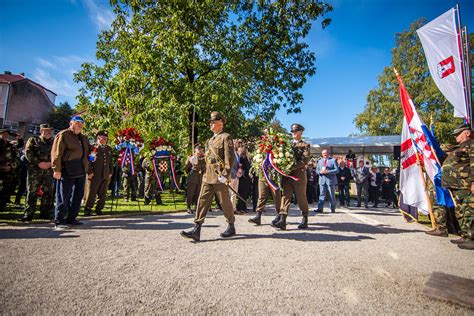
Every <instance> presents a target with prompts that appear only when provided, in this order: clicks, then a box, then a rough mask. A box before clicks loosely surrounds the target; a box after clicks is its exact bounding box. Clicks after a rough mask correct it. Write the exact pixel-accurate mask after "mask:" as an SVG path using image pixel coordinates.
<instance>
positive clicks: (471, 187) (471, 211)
mask: <svg viewBox="0 0 474 316" xmlns="http://www.w3.org/2000/svg"><path fill="white" fill-rule="evenodd" d="M453 135H454V136H456V142H457V143H458V144H459V145H458V146H457V147H456V149H454V150H453V151H451V152H450V153H449V154H448V157H447V158H446V159H445V160H444V163H443V167H442V179H441V180H442V183H443V186H445V187H447V188H448V189H449V190H450V191H451V192H452V194H453V197H454V202H455V204H456V207H455V213H456V218H457V220H458V222H459V226H460V231H461V238H460V239H456V240H452V241H451V242H452V243H454V244H457V245H458V247H459V248H461V249H470V250H472V249H474V241H473V238H474V226H473V225H474V224H473V219H474V140H473V138H474V137H473V136H474V132H473V131H472V129H471V127H470V126H469V125H467V124H463V125H461V126H459V127H458V128H456V129H455V130H454V132H453Z"/></svg>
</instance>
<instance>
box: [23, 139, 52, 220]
mask: <svg viewBox="0 0 474 316" xmlns="http://www.w3.org/2000/svg"><path fill="white" fill-rule="evenodd" d="M52 147H53V138H49V139H45V138H43V137H42V136H39V137H38V136H35V137H31V138H30V139H29V140H28V142H27V143H26V147H25V156H26V159H27V160H28V173H27V180H26V182H27V196H26V203H25V205H26V208H25V213H24V216H23V218H24V219H28V220H31V219H32V218H33V215H34V213H35V208H36V200H37V192H38V188H39V187H40V186H41V191H43V195H42V196H41V206H40V218H43V219H49V218H50V217H51V215H52V214H51V211H52V206H53V196H54V195H53V169H51V168H49V169H41V168H40V167H39V166H38V164H39V163H41V162H47V163H48V162H51V148H52Z"/></svg>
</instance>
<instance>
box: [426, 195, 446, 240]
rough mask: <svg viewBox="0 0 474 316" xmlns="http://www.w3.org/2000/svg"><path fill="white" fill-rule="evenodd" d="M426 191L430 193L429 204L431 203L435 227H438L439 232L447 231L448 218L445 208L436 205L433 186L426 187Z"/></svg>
mask: <svg viewBox="0 0 474 316" xmlns="http://www.w3.org/2000/svg"><path fill="white" fill-rule="evenodd" d="M427 189H428V190H429V192H430V194H429V197H430V203H431V208H432V210H433V215H434V217H435V221H436V226H437V227H438V229H439V230H444V231H447V230H448V226H447V218H448V217H447V212H446V208H445V207H444V206H441V205H437V204H436V196H435V193H434V191H433V186H428V187H427Z"/></svg>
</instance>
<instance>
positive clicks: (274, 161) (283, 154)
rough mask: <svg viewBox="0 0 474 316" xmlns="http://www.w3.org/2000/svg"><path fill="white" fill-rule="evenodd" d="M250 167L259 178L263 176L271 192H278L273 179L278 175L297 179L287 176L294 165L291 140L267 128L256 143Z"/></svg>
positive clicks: (287, 136)
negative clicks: (255, 171)
mask: <svg viewBox="0 0 474 316" xmlns="http://www.w3.org/2000/svg"><path fill="white" fill-rule="evenodd" d="M252 160H253V161H252V167H253V168H254V170H257V171H258V173H259V174H260V176H264V177H265V180H266V182H267V184H268V186H269V187H270V188H271V189H272V190H273V191H275V190H279V189H280V188H279V186H278V184H276V183H275V181H274V180H273V179H275V178H278V177H277V176H278V174H280V175H282V176H284V177H288V178H291V179H293V180H295V181H298V180H299V179H298V178H297V177H293V176H290V175H288V174H289V173H290V172H291V168H292V167H293V165H294V153H293V148H292V147H291V139H290V136H289V135H288V134H285V133H278V132H275V131H274V130H273V129H271V128H269V129H267V130H266V134H265V135H262V136H261V138H260V140H258V141H257V143H256V150H255V152H254V155H253V159H252Z"/></svg>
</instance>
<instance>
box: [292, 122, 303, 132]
mask: <svg viewBox="0 0 474 316" xmlns="http://www.w3.org/2000/svg"><path fill="white" fill-rule="evenodd" d="M291 131H292V132H293V131H302V132H303V131H304V127H303V125H301V124H296V123H295V124H291Z"/></svg>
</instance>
